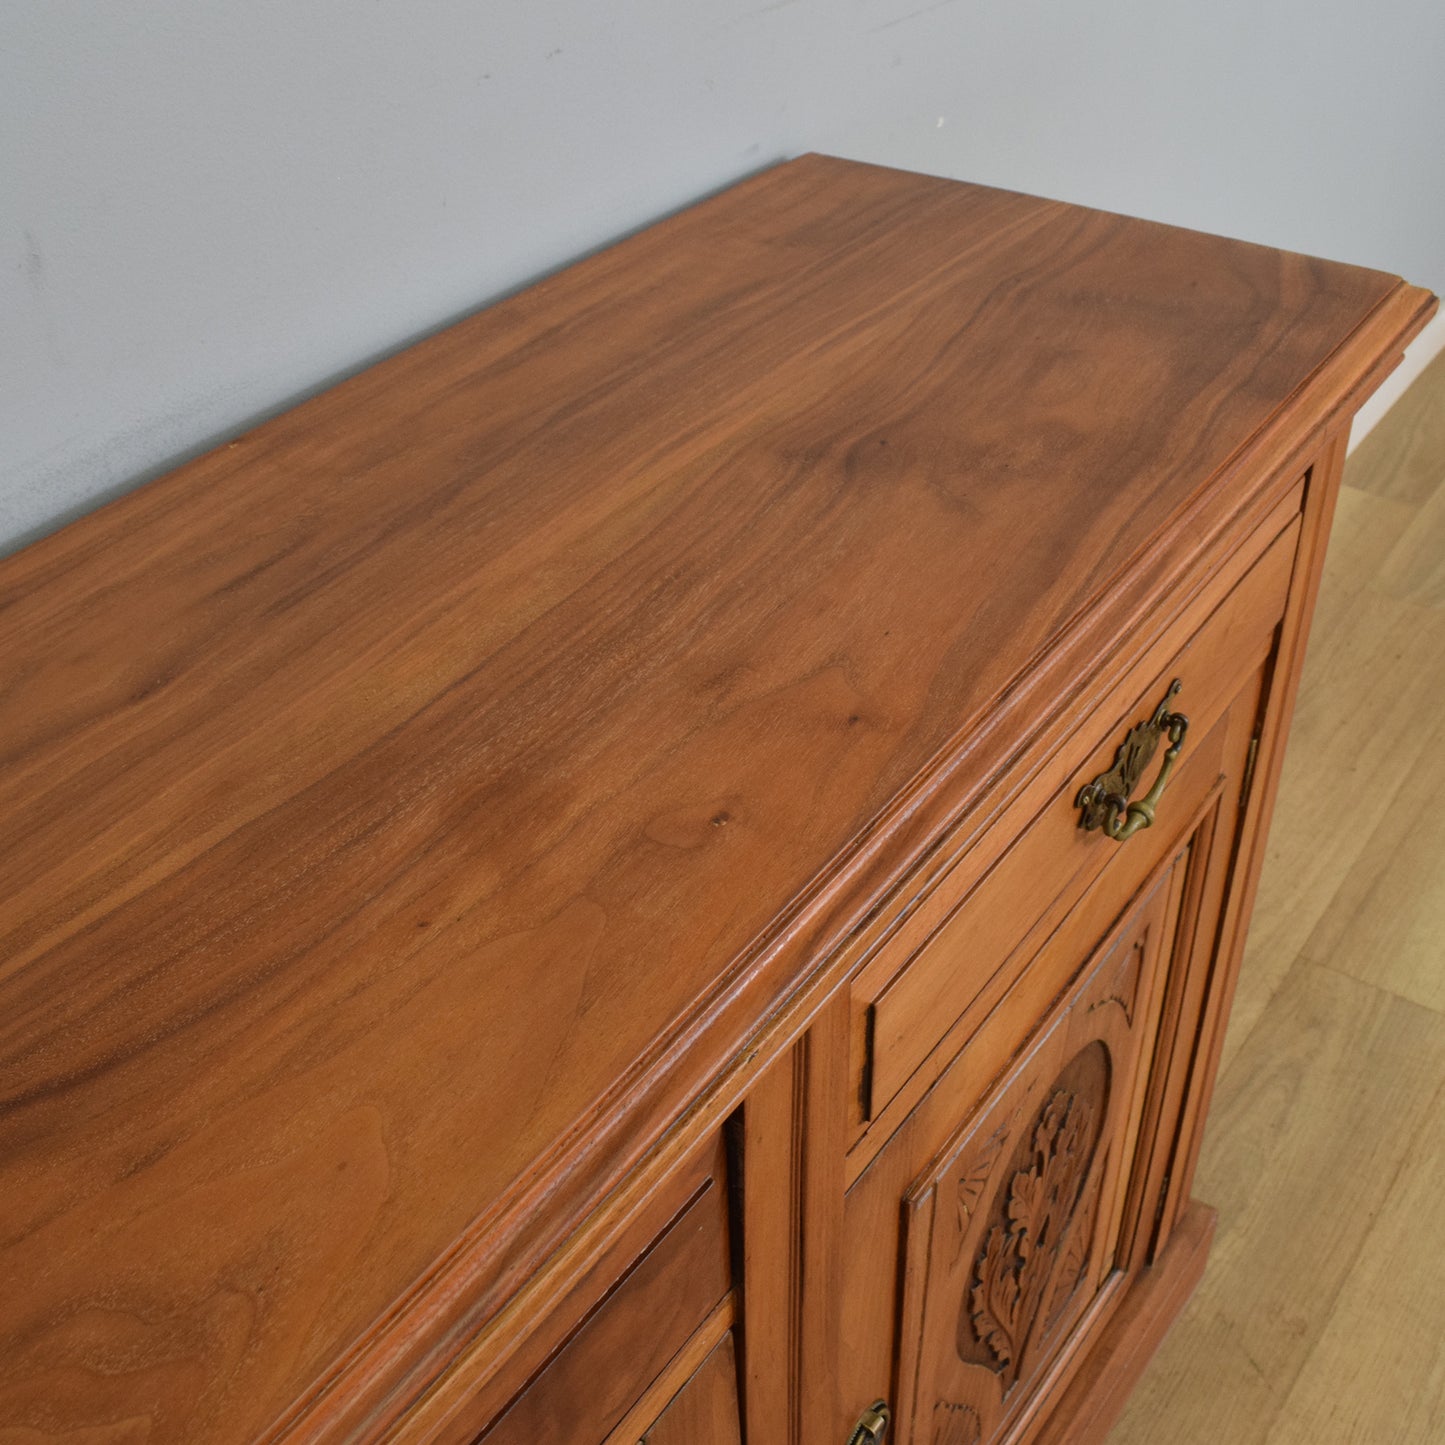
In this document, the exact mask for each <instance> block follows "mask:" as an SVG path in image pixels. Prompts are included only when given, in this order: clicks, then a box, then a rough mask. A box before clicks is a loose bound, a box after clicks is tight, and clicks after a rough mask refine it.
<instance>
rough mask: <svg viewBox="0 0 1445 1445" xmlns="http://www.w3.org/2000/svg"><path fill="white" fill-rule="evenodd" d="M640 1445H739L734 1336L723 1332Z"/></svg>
mask: <svg viewBox="0 0 1445 1445" xmlns="http://www.w3.org/2000/svg"><path fill="white" fill-rule="evenodd" d="M642 1445H742V1434H741V1426H740V1424H739V1421H738V1376H737V1362H736V1359H735V1357H734V1350H733V1337H732V1335H731V1334H726V1335H724V1336H723V1337H722V1340H721V1341H720V1342H719V1343H718V1344H717V1345H715V1346H714V1347H713V1351H712V1353H711V1354H710V1355H709V1356H708V1357H707V1359H706V1360H704V1361H703V1363H702V1364H701V1365H700V1366H699V1367H698V1370H697V1373H696V1374H695V1375H693V1377H692V1378H691V1379H690V1380H689V1381H688V1382H687V1384H686V1385H684V1386H683V1387H682V1389H681V1390H680V1391H679V1392H678V1395H677V1398H676V1399H675V1400H674V1401H673V1402H672V1403H671V1404H670V1405H669V1406H668V1407H667V1409H666V1410H664V1411H663V1413H662V1414H661V1415H660V1416H659V1417H658V1421H657V1424H655V1425H654V1426H653V1427H652V1429H651V1430H649V1431H648V1432H647V1434H646V1435H644V1436H643V1438H642Z"/></svg>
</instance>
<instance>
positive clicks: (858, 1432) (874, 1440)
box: [848, 1400, 892, 1445]
mask: <svg viewBox="0 0 1445 1445" xmlns="http://www.w3.org/2000/svg"><path fill="white" fill-rule="evenodd" d="M890 1419H892V1416H891V1415H890V1414H889V1413H888V1406H887V1405H886V1404H885V1403H884V1402H883V1401H882V1400H875V1401H874V1402H873V1403H872V1404H871V1405H870V1406H869V1407H868V1408H867V1409H866V1410H864V1412H863V1413H862V1414H861V1415H860V1416H859V1417H858V1423H857V1424H856V1425H855V1426H854V1427H853V1433H852V1434H851V1435H850V1436H849V1437H848V1445H883V1437H884V1436H885V1435H887V1434H888V1422H889V1420H890Z"/></svg>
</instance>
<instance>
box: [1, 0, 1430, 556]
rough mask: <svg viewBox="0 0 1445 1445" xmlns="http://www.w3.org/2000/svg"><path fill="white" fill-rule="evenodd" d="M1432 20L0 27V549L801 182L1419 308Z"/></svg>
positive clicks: (1012, 9) (625, 4)
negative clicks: (907, 186) (1111, 228)
mask: <svg viewBox="0 0 1445 1445" xmlns="http://www.w3.org/2000/svg"><path fill="white" fill-rule="evenodd" d="M1442 72H1445V6H1442V5H1440V4H1439V0H1310V3H1306V0H1210V3H1208V4H1203V3H1195V4H1189V5H1176V4H1168V3H1166V4H1160V3H1159V0H1095V3H1092V4H1083V3H1079V0H1073V3H1063V0H1053V3H1047V4H1046V3H1039V0H1034V3H1030V0H932V3H929V0H771V3H770V0H695V3H689V0H526V3H524V0H245V3H223V0H4V3H3V4H0V549H3V548H4V547H5V546H14V545H18V544H19V543H21V542H23V541H24V540H26V539H28V538H29V537H32V536H35V535H38V534H39V533H41V532H43V531H45V530H48V529H49V528H51V527H53V526H55V525H56V524H58V523H59V522H60V521H63V520H65V519H66V518H68V517H69V516H73V515H75V514H76V513H77V512H79V511H83V510H86V509H87V508H88V507H90V506H92V505H94V504H95V503H96V502H97V501H99V500H100V499H102V498H104V497H105V496H107V495H112V494H114V493H115V492H116V491H118V490H121V489H123V488H124V487H126V486H129V485H133V484H134V483H135V482H137V481H140V480H143V479H145V478H146V477H147V476H152V475H155V474H157V473H159V472H162V471H165V470H168V469H169V468H170V467H171V466H173V465H175V464H176V463H177V462H178V461H180V460H182V459H184V458H185V457H186V456H189V455H192V454H194V453H196V452H197V451H200V450H204V449H205V448H206V447H207V446H209V445H212V444H214V443H215V442H217V441H219V440H221V439H222V438H224V437H225V436H227V435H229V434H232V433H234V432H236V431H239V430H242V429H244V428H245V427H246V426H247V425H249V424H251V423H253V422H254V421H256V420H259V419H260V418H261V417H262V416H264V415H266V414H269V413H271V412H273V411H275V410H278V409H280V408H282V407H284V406H286V405H288V404H290V403H291V402H294V401H295V400H297V399H299V398H300V397H301V396H303V395H305V394H307V393H309V392H312V391H314V390H316V389H318V388H319V387H321V386H323V385H325V384H326V383H327V382H328V381H330V380H333V379H335V378H336V377H338V376H339V375H342V374H344V373H346V372H348V371H351V370H354V369H356V368H357V367H358V366H359V365H361V364H362V363H364V362H365V361H366V360H368V359H371V358H374V357H375V356H377V355H379V354H382V353H385V352H387V351H390V350H393V349H395V348H396V347H397V346H399V345H401V344H403V343H405V342H406V341H408V340H410V339H414V338H415V337H417V336H418V335H420V334H423V333H425V332H427V331H429V330H432V329H434V328H435V327H437V326H438V325H440V324H442V323H444V322H446V321H447V320H449V319H451V318H454V317H455V316H457V315H459V314H461V313H463V312H465V311H468V310H470V309H472V308H474V307H475V306H477V305H479V304H481V303H482V302H484V301H487V300H489V299H492V298H495V297H496V296H498V295H500V294H502V293H504V292H506V291H508V290H511V289H514V288H515V287H517V286H519V285H521V284H523V283H525V282H526V281H527V280H529V279H531V278H534V277H536V276H537V275H539V274H540V273H542V272H545V271H547V270H549V269H552V268H554V267H556V266H558V265H561V264H563V263H564V262H566V261H568V260H569V259H572V258H574V257H576V256H578V255H579V254H582V253H584V252H586V251H588V250H589V249H592V248H594V247H596V246H598V245H600V244H602V243H605V242H607V241H609V240H612V239H614V238H616V237H617V236H618V235H620V234H622V233H624V232H626V231H629V230H631V229H634V228H636V227H638V226H640V225H643V224H645V223H646V222H648V221H650V220H652V219H655V218H656V217H657V216H659V215H661V214H663V213H665V212H667V211H669V210H671V209H674V208H676V207H678V206H681V205H683V204H685V203H686V202H688V201H689V200H692V199H694V198H696V197H698V196H700V195H702V194H704V193H706V192H708V191H710V190H713V189H715V188H717V187H719V186H722V185H724V184H726V183H727V182H729V181H731V180H733V179H736V178H737V177H739V176H741V175H744V174H746V173H747V172H749V171H751V170H754V169H756V168H758V167H760V166H763V165H765V164H767V163H769V162H771V161H774V160H777V159H780V158H782V157H784V156H787V155H792V154H796V153H797V152H799V151H801V150H809V149H816V150H825V151H832V152H834V153H837V154H842V155H849V156H855V157H858V158H861V159H867V160H874V161H879V162H883V163H886V164H893V165H900V166H905V167H911V168H915V169H920V170H928V171H933V172H937V173H940V174H948V175H956V176H961V177H967V178H970V179H975V180H981V181H986V182H991V183H995V184H1000V185H1006V186H1010V187H1013V188H1015V189H1020V190H1027V191H1036V192H1040V193H1043V194H1047V195H1054V196H1060V197H1063V198H1065V199H1069V200H1077V201H1083V202H1087V203H1090V204H1094V205H1100V206H1104V207H1108V208H1112V209H1118V210H1124V211H1129V212H1132V213H1135V214H1139V215H1146V216H1152V217H1156V218H1159V219H1163V220H1169V221H1176V222H1181V223H1184V224H1186V225H1193V226H1200V227H1204V228H1207V229H1211V230H1217V231H1223V232H1226V233H1229V234H1233V235H1239V236H1247V237H1249V238H1251V239H1255V240H1260V241H1266V242H1270V243H1272V244H1276V245H1282V246H1288V247H1293V248H1295V249H1300V250H1308V251H1315V252H1318V253H1322V254H1326V255H1330V256H1333V257H1336V258H1339V259H1346V260H1353V261H1358V262H1362V263H1364V264H1368V265H1374V266H1379V267H1382V268H1385V269H1388V270H1392V271H1398V272H1401V273H1403V274H1404V275H1406V276H1407V277H1408V278H1409V279H1411V280H1413V281H1417V282H1420V283H1423V284H1427V285H1431V286H1433V287H1435V288H1436V289H1441V288H1445V169H1442V146H1441V141H1442V133H1445V98H1442V96H1445V90H1442V86H1441V83H1440V76H1441V74H1442Z"/></svg>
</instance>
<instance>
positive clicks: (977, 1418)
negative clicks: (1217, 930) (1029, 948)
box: [899, 859, 1184, 1445]
mask: <svg viewBox="0 0 1445 1445" xmlns="http://www.w3.org/2000/svg"><path fill="white" fill-rule="evenodd" d="M1183 873H1184V863H1183V860H1182V859H1181V860H1179V861H1176V863H1175V864H1174V866H1173V867H1172V868H1170V869H1169V870H1168V871H1167V872H1166V873H1165V874H1164V875H1163V877H1161V878H1159V879H1158V880H1157V881H1156V882H1155V883H1154V884H1153V885H1152V887H1151V888H1150V891H1149V892H1148V894H1147V896H1146V897H1144V898H1143V899H1142V900H1141V901H1140V902H1139V903H1137V904H1136V906H1135V907H1134V908H1133V909H1132V910H1131V911H1130V912H1129V913H1128V914H1127V916H1126V917H1125V919H1124V920H1123V921H1122V922H1121V923H1120V925H1119V926H1118V927H1117V928H1116V929H1115V930H1114V931H1113V933H1112V935H1111V937H1110V938H1109V939H1108V940H1106V942H1105V943H1104V944H1103V945H1102V947H1101V948H1100V949H1099V951H1098V953H1097V954H1096V955H1095V956H1094V958H1093V959H1092V960H1090V962H1089V964H1088V965H1086V967H1085V968H1084V970H1083V974H1082V977H1081V979H1080V980H1079V982H1078V983H1077V984H1076V986H1075V987H1074V989H1073V990H1072V991H1071V994H1070V996H1069V997H1068V999H1067V1000H1066V1001H1065V1002H1064V1003H1063V1005H1062V1006H1061V1007H1060V1009H1059V1010H1058V1011H1057V1012H1056V1013H1055V1014H1054V1015H1053V1020H1052V1022H1051V1023H1050V1024H1048V1025H1047V1026H1046V1028H1045V1029H1044V1030H1043V1031H1042V1032H1041V1034H1040V1035H1039V1036H1037V1037H1036V1039H1035V1041H1034V1042H1033V1044H1032V1045H1031V1046H1030V1048H1029V1049H1028V1051H1027V1052H1026V1054H1025V1055H1024V1056H1023V1057H1022V1058H1021V1059H1020V1060H1019V1061H1018V1062H1017V1064H1016V1065H1015V1066H1014V1067H1013V1069H1012V1070H1011V1071H1010V1072H1009V1074H1008V1075H1007V1077H1006V1078H1005V1079H1004V1081H1003V1082H1002V1083H1001V1084H1000V1085H999V1086H998V1087H997V1088H996V1089H995V1090H994V1091H993V1092H992V1094H991V1095H990V1096H989V1097H988V1098H987V1099H986V1100H985V1101H984V1103H983V1104H982V1106H981V1107H980V1108H979V1109H978V1110H977V1112H975V1113H974V1115H973V1116H972V1117H971V1118H970V1119H969V1120H968V1121H967V1122H966V1123H965V1124H964V1125H963V1126H962V1127H961V1128H960V1129H959V1130H958V1131H957V1133H956V1134H955V1135H954V1136H953V1137H952V1138H950V1139H949V1140H948V1141H947V1142H946V1143H945V1144H944V1146H943V1148H942V1149H941V1150H940V1151H939V1153H938V1155H937V1156H936V1158H935V1159H934V1161H933V1162H932V1164H931V1165H929V1166H928V1167H927V1169H926V1170H925V1171H924V1172H923V1174H922V1175H921V1176H920V1177H919V1178H918V1179H917V1181H916V1182H915V1183H914V1185H913V1187H912V1188H911V1189H910V1190H909V1191H908V1193H907V1195H906V1197H905V1200H904V1240H903V1249H904V1296H903V1306H902V1317H901V1321H900V1324H901V1327H902V1340H903V1342H904V1348H903V1352H902V1355H901V1358H900V1380H899V1383H900V1392H901V1394H902V1395H904V1396H905V1397H906V1398H904V1400H903V1401H902V1403H903V1406H904V1408H903V1421H902V1422H901V1423H902V1431H901V1434H902V1438H903V1439H905V1440H913V1441H918V1442H923V1441H927V1442H938V1445H943V1442H947V1445H970V1442H978V1445H981V1442H984V1441H992V1440H995V1439H998V1438H1001V1436H1002V1434H1003V1433H1005V1432H1006V1431H1007V1429H1008V1428H1009V1427H1010V1426H1011V1425H1012V1423H1013V1422H1014V1421H1015V1420H1016V1419H1017V1418H1018V1416H1019V1413H1020V1409H1021V1408H1022V1406H1023V1404H1024V1403H1025V1402H1026V1401H1027V1400H1028V1399H1029V1397H1030V1394H1031V1387H1032V1386H1033V1385H1035V1384H1036V1383H1037V1382H1038V1380H1039V1379H1040V1377H1041V1376H1042V1374H1043V1373H1044V1372H1045V1371H1046V1370H1047V1368H1048V1366H1049V1364H1050V1363H1051V1361H1052V1360H1053V1358H1054V1357H1055V1356H1056V1355H1057V1353H1058V1350H1059V1346H1060V1345H1061V1344H1062V1342H1063V1341H1064V1340H1066V1339H1067V1338H1068V1337H1069V1335H1070V1334H1071V1332H1073V1331H1074V1330H1075V1328H1076V1327H1077V1326H1078V1325H1079V1323H1080V1321H1081V1320H1082V1319H1083V1318H1084V1316H1085V1315H1086V1314H1087V1312H1088V1311H1089V1308H1090V1306H1091V1305H1092V1304H1093V1303H1094V1302H1095V1301H1096V1300H1097V1299H1098V1298H1099V1296H1100V1291H1101V1287H1102V1286H1103V1285H1104V1284H1105V1282H1106V1280H1107V1279H1108V1278H1109V1277H1110V1273H1111V1271H1112V1268H1113V1264H1114V1251H1115V1246H1116V1243H1117V1241H1118V1239H1119V1237H1120V1229H1121V1223H1122V1216H1123V1210H1124V1195H1125V1190H1126V1188H1127V1184H1128V1172H1127V1167H1126V1166H1127V1164H1128V1161H1129V1160H1130V1159H1131V1158H1132V1155H1133V1149H1134V1143H1135V1132H1136V1130H1137V1127H1138V1121H1139V1117H1140V1114H1141V1111H1142V1093H1143V1086H1144V1084H1145V1070H1144V1069H1143V1068H1142V1067H1141V1061H1143V1060H1145V1059H1146V1058H1147V1056H1148V1052H1149V1049H1150V1046H1151V1044H1152V1042H1153V1028H1154V1020H1155V1019H1156V1018H1157V1011H1156V1010H1155V1008H1154V1007H1153V995H1154V992H1155V986H1156V982H1157V980H1158V979H1159V978H1160V977H1161V973H1162V970H1161V968H1160V961H1161V958H1162V957H1163V956H1165V955H1167V953H1168V951H1169V949H1170V946H1171V942H1172V937H1173V932H1174V928H1175V925H1176V923H1177V921H1178V914H1179V902H1180V892H1181V883H1182V879H1183ZM910 1385H911V1388H910Z"/></svg>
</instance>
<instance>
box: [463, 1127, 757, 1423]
mask: <svg viewBox="0 0 1445 1445" xmlns="http://www.w3.org/2000/svg"><path fill="white" fill-rule="evenodd" d="M724 1170H725V1156H724V1150H723V1147H722V1143H721V1140H719V1142H718V1147H717V1149H716V1150H715V1151H714V1158H713V1167H712V1169H711V1170H710V1172H709V1173H708V1175H707V1177H706V1178H705V1179H704V1180H703V1182H702V1183H701V1185H700V1186H699V1187H698V1188H697V1190H696V1191H695V1192H694V1194H693V1195H692V1197H691V1198H690V1199H689V1200H688V1201H687V1202H686V1203H685V1204H684V1206H683V1207H682V1209H681V1210H680V1211H679V1212H678V1213H677V1214H675V1216H674V1217H673V1218H672V1219H671V1220H670V1221H668V1222H667V1223H666V1224H665V1225H664V1227H662V1229H661V1231H660V1233H659V1234H658V1235H657V1236H656V1237H655V1238H654V1239H653V1241H652V1243H651V1244H650V1245H649V1246H648V1247H647V1248H646V1249H645V1250H644V1252H643V1253H642V1255H641V1256H640V1257H639V1258H637V1259H635V1260H634V1261H633V1263H632V1264H631V1266H630V1267H629V1268H628V1269H627V1270H626V1272H625V1273H624V1274H623V1276H622V1277H621V1279H619V1280H617V1281H616V1282H615V1283H614V1285H613V1286H612V1288H611V1289H610V1290H608V1291H607V1292H606V1293H605V1294H604V1296H603V1298H602V1299H601V1300H600V1301H598V1302H597V1303H595V1304H594V1305H593V1307H592V1308H591V1309H590V1310H588V1311H586V1312H585V1313H584V1315H583V1318H582V1319H581V1320H580V1321H579V1322H578V1323H577V1325H576V1326H575V1327H574V1328H573V1330H572V1331H571V1332H570V1334H568V1335H567V1337H566V1338H565V1339H564V1341H563V1342H562V1343H561V1344H560V1345H559V1346H558V1347H557V1348H556V1349H555V1350H554V1351H553V1353H552V1355H551V1358H550V1359H549V1360H548V1361H547V1362H546V1364H545V1365H544V1366H543V1367H542V1368H541V1369H540V1371H538V1372H537V1373H536V1374H535V1375H534V1376H533V1378H532V1379H531V1381H530V1382H529V1383H528V1384H527V1385H526V1386H525V1388H523V1389H522V1391H521V1392H520V1393H519V1394H518V1395H517V1396H516V1398H515V1399H514V1400H513V1401H512V1402H511V1404H510V1405H509V1406H508V1407H507V1408H506V1410H505V1411H504V1412H503V1413H502V1415H501V1416H500V1417H499V1418H498V1419H497V1420H496V1421H495V1422H494V1423H493V1424H492V1425H490V1426H489V1427H488V1428H487V1429H486V1430H485V1431H484V1432H483V1433H482V1435H481V1436H480V1437H479V1439H478V1445H601V1442H602V1441H604V1440H606V1439H607V1437H608V1435H609V1433H610V1432H611V1431H612V1430H613V1429H614V1427H616V1426H617V1425H618V1424H619V1422H621V1421H622V1420H623V1418H624V1417H625V1416H626V1415H627V1414H628V1412H629V1411H630V1410H631V1409H632V1407H633V1406H634V1405H635V1404H636V1403H637V1402H638V1400H639V1399H640V1398H641V1397H642V1396H643V1394H644V1393H645V1392H646V1391H647V1389H648V1387H649V1386H650V1385H652V1384H653V1382H654V1381H655V1380H656V1379H657V1378H658V1376H659V1375H660V1374H661V1373H662V1372H663V1370H664V1368H665V1367H666V1366H667V1365H668V1363H669V1361H671V1360H672V1359H673V1357H674V1356H675V1355H676V1354H677V1353H678V1351H679V1350H681V1349H682V1348H683V1346H684V1345H686V1344H687V1343H688V1341H689V1340H690V1339H691V1338H692V1337H693V1336H694V1335H695V1334H696V1333H697V1331H698V1330H699V1329H700V1328H701V1327H702V1326H703V1325H704V1323H705V1322H706V1321H707V1320H708V1318H709V1316H710V1315H712V1314H713V1313H714V1312H715V1311H716V1309H717V1307H718V1306H719V1305H720V1304H721V1303H722V1302H723V1301H724V1300H725V1299H726V1297H727V1295H728V1292H729V1290H730V1288H731V1265H730V1255H729V1242H728V1210H727V1199H726V1176H725V1172H724ZM720 1438H724V1439H725V1438H726V1437H725V1436H724V1437H720Z"/></svg>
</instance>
